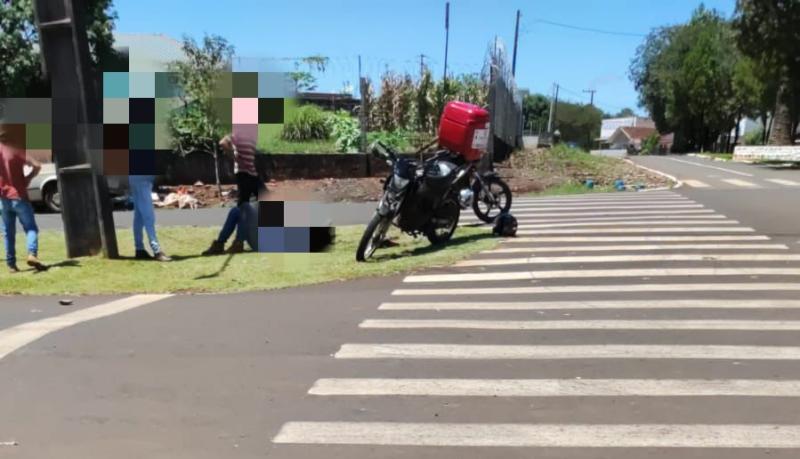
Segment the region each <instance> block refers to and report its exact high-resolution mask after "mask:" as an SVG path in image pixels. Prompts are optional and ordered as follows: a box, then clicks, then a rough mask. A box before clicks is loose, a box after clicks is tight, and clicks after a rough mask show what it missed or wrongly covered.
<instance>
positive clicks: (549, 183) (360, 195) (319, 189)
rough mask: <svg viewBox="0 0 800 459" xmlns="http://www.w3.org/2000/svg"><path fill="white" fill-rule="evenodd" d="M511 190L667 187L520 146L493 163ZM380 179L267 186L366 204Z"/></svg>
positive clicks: (198, 189)
mask: <svg viewBox="0 0 800 459" xmlns="http://www.w3.org/2000/svg"><path fill="white" fill-rule="evenodd" d="M496 169H497V172H498V174H500V176H501V177H503V178H504V179H505V180H506V181H507V182H508V184H509V186H510V187H511V189H512V190H513V191H514V192H515V193H528V192H540V191H544V190H546V189H548V188H553V187H558V186H563V185H565V184H582V183H585V182H586V180H589V179H591V180H592V181H594V183H595V185H597V186H613V185H614V182H615V181H616V180H617V179H622V180H623V182H624V183H625V185H626V186H632V187H642V188H658V187H664V186H669V185H670V184H671V183H670V181H669V180H668V179H666V178H664V177H662V176H660V175H657V174H653V173H651V172H647V171H645V170H644V169H640V168H638V167H636V166H634V165H632V164H630V163H628V162H626V161H623V160H621V159H617V158H607V157H602V156H591V155H589V154H588V153H584V152H582V151H580V150H574V149H568V148H555V149H552V150H549V149H536V150H525V151H520V152H517V153H515V154H514V155H513V156H512V157H511V160H509V161H508V162H506V163H503V164H499V165H497V167H496ZM382 181H383V178H382V177H368V178H346V179H333V178H328V179H315V180H277V181H275V180H273V181H270V182H269V183H268V184H267V186H268V188H269V190H270V192H271V193H273V194H274V195H275V196H278V197H290V198H295V199H298V197H304V198H309V199H314V200H321V201H329V202H339V201H349V202H365V201H375V200H377V199H379V198H380V196H381V192H382V191H383V182H382ZM171 192H178V193H179V192H183V193H188V194H189V195H191V196H193V197H194V198H195V199H197V200H198V203H199V206H200V207H214V206H219V205H220V204H221V203H223V202H227V201H230V200H233V199H235V194H236V187H235V186H234V185H222V196H221V197H220V194H219V190H218V188H217V186H216V185H213V184H203V183H199V182H198V183H196V184H194V185H190V186H181V187H175V186H171V187H167V186H165V187H161V188H160V189H159V194H160V195H162V197H163V196H166V195H168V194H169V193H171Z"/></svg>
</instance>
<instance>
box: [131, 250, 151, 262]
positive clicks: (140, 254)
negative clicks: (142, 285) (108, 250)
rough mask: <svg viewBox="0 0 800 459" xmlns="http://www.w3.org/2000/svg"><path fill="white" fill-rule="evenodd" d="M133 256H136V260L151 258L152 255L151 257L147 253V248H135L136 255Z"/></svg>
mask: <svg viewBox="0 0 800 459" xmlns="http://www.w3.org/2000/svg"><path fill="white" fill-rule="evenodd" d="M134 258H136V259H137V260H152V259H153V257H151V256H150V254H149V253H147V250H137V251H136V256H135V257H134Z"/></svg>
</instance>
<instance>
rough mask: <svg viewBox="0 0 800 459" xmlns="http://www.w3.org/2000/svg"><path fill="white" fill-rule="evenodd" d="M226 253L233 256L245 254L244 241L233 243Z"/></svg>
mask: <svg viewBox="0 0 800 459" xmlns="http://www.w3.org/2000/svg"><path fill="white" fill-rule="evenodd" d="M225 252H226V253H231V254H233V253H242V252H244V241H233V244H231V246H230V247H228V250H226V251H225Z"/></svg>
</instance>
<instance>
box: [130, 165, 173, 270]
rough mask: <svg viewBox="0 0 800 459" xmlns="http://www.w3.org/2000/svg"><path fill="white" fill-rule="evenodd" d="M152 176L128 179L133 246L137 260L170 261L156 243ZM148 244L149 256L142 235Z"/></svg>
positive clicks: (136, 176) (132, 176)
mask: <svg viewBox="0 0 800 459" xmlns="http://www.w3.org/2000/svg"><path fill="white" fill-rule="evenodd" d="M154 181H155V176H153V175H131V176H130V177H129V178H128V184H129V185H130V193H131V198H132V200H133V244H134V247H135V248H136V259H137V260H156V261H172V259H171V258H170V257H168V256H167V255H166V254H165V253H164V251H163V250H161V245H160V244H159V243H158V236H157V235H156V212H155V209H154V208H153V197H152V193H153V182H154ZM145 232H146V233H147V239H148V241H149V242H150V249H151V250H152V251H153V255H152V256H151V255H150V254H149V253H147V250H145V248H144V233H145Z"/></svg>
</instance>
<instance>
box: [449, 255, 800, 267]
mask: <svg viewBox="0 0 800 459" xmlns="http://www.w3.org/2000/svg"><path fill="white" fill-rule="evenodd" d="M637 261H661V262H663V261H748V262H753V261H800V254H795V253H778V254H776V253H772V254H764V253H734V254H725V253H688V254H687V253H681V254H661V255H594V256H571V257H542V256H536V257H528V258H475V259H471V260H463V261H459V262H456V263H455V264H454V265H453V266H456V267H459V268H463V267H470V266H506V265H538V264H542V265H548V264H553V263H631V262H637Z"/></svg>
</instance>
